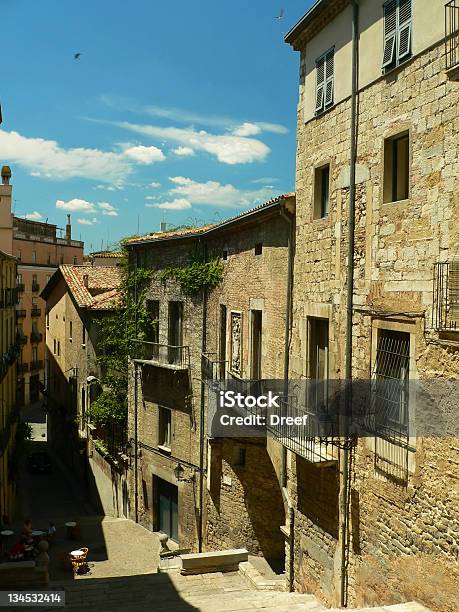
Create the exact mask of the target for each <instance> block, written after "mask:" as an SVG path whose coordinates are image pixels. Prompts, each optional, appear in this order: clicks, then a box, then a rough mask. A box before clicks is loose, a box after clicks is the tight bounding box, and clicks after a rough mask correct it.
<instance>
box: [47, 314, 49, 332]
mask: <svg viewBox="0 0 459 612" xmlns="http://www.w3.org/2000/svg"><path fill="white" fill-rule="evenodd" d="M46 329H49V312H48V311H46Z"/></svg>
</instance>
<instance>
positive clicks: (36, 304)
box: [32, 297, 38, 308]
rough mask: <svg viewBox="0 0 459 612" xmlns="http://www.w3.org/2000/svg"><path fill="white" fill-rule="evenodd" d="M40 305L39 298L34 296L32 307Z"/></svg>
mask: <svg viewBox="0 0 459 612" xmlns="http://www.w3.org/2000/svg"><path fill="white" fill-rule="evenodd" d="M37 307H38V300H37V298H36V297H33V298H32V308H37Z"/></svg>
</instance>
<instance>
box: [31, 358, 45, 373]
mask: <svg viewBox="0 0 459 612" xmlns="http://www.w3.org/2000/svg"><path fill="white" fill-rule="evenodd" d="M37 370H43V360H42V359H40V360H38V361H31V362H30V371H31V372H36V371H37Z"/></svg>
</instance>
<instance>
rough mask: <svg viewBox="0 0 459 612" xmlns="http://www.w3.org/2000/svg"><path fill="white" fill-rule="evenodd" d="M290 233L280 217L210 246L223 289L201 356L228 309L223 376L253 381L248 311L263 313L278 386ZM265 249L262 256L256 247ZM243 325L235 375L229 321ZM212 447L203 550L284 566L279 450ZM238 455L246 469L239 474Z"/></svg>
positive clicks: (221, 442) (267, 366)
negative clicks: (235, 318)
mask: <svg viewBox="0 0 459 612" xmlns="http://www.w3.org/2000/svg"><path fill="white" fill-rule="evenodd" d="M289 232H290V225H289V223H288V222H287V221H286V219H285V218H283V217H282V216H281V215H280V213H279V210H276V212H275V213H274V214H273V215H271V216H269V217H267V218H261V219H260V220H258V222H255V223H252V224H251V225H250V226H248V227H247V226H245V225H244V224H243V223H241V226H240V227H234V226H233V228H232V230H231V231H228V232H226V233H223V234H221V235H220V234H219V235H217V236H216V237H214V238H210V239H209V241H208V249H209V253H210V254H212V253H214V254H217V255H221V253H222V252H223V250H226V251H227V254H228V255H227V260H226V261H224V276H223V282H222V283H221V284H220V285H219V286H218V287H217V288H216V289H214V290H213V291H212V292H211V293H210V295H209V298H208V301H207V309H206V312H207V341H206V350H207V351H208V352H210V353H213V354H214V356H213V357H212V358H213V359H215V360H218V359H219V354H220V353H219V351H220V348H221V347H220V344H221V338H220V306H221V305H224V306H226V309H227V325H226V359H227V369H228V370H230V371H231V370H232V369H233V372H234V373H235V374H237V375H239V376H241V377H242V378H248V379H250V378H251V377H252V371H251V340H252V339H251V335H252V334H251V311H252V310H253V309H255V310H261V311H262V345H261V355H262V356H261V378H262V379H275V378H278V379H282V377H283V368H284V330H285V313H286V295H287V280H288V274H287V272H288V248H287V244H288V236H289ZM256 244H262V252H261V254H260V255H256V254H255V245H256ZM232 313H237V314H238V315H239V320H240V326H241V329H240V335H239V338H240V368H239V372H237V371H236V372H235V371H234V368H232V363H231V334H232V329H231V314H232ZM270 442H271V443H270V444H269V446H268V447H267V445H266V440H264V439H262V440H260V439H259V440H257V439H252V440H246V439H221V438H220V439H214V440H213V441H212V442H211V448H212V450H211V460H210V461H209V462H208V472H209V475H208V478H209V481H210V483H211V484H210V486H209V490H208V497H207V547H208V549H210V550H218V549H222V548H223V549H224V548H237V547H240V546H244V547H247V548H248V550H249V551H250V552H251V553H253V554H260V555H263V556H265V557H267V558H270V559H277V560H280V559H283V557H284V546H285V541H284V536H283V534H282V533H281V531H280V526H281V525H284V524H285V509H284V501H283V498H282V493H281V486H280V484H279V477H280V469H281V468H280V454H281V453H280V446H279V444H278V443H277V442H276V441H274V440H271V441H270ZM239 449H244V450H245V457H246V464H245V466H244V467H242V466H238V465H237V462H238V453H239Z"/></svg>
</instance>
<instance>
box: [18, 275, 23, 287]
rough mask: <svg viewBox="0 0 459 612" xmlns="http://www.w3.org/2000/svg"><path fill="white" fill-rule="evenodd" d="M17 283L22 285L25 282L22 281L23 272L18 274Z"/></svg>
mask: <svg viewBox="0 0 459 612" xmlns="http://www.w3.org/2000/svg"><path fill="white" fill-rule="evenodd" d="M17 284H18V285H22V284H23V283H22V274H18V276H17Z"/></svg>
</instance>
